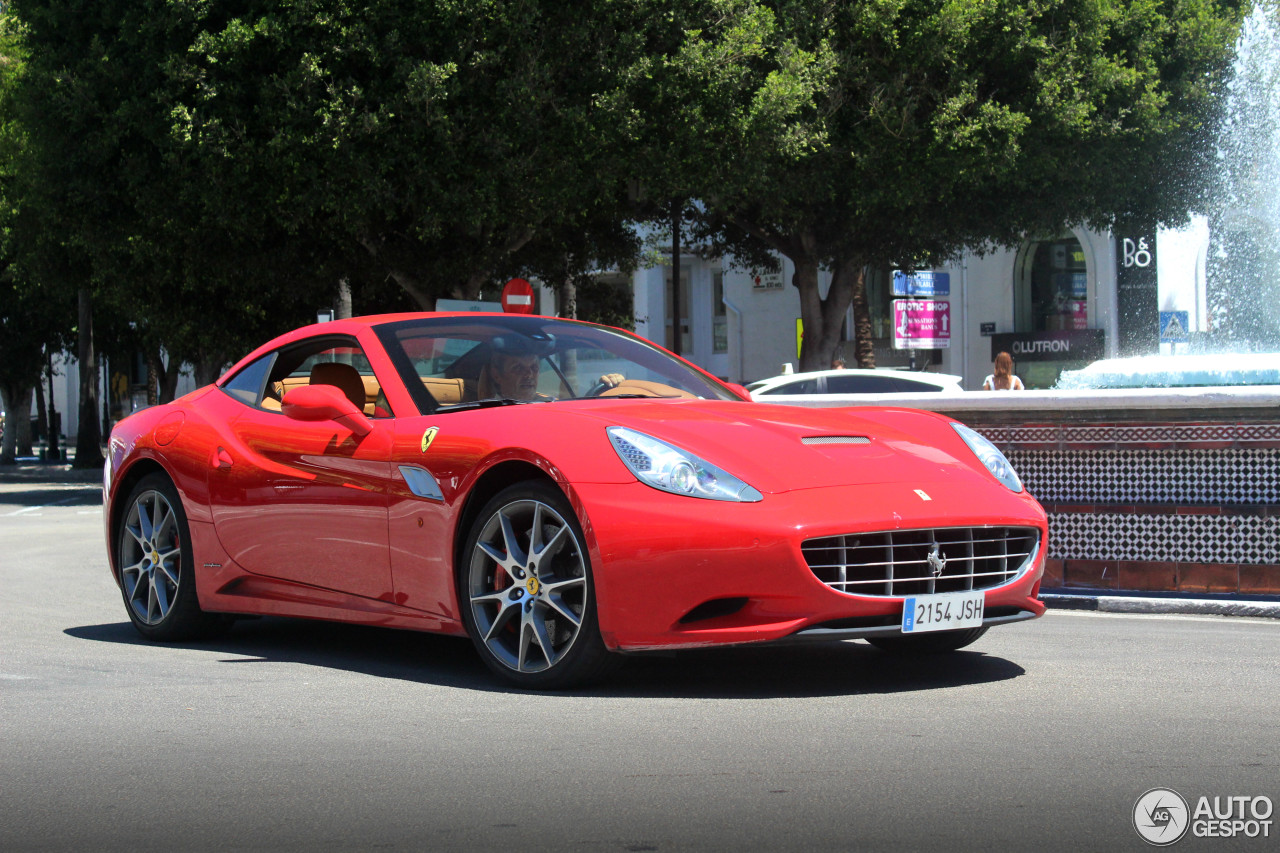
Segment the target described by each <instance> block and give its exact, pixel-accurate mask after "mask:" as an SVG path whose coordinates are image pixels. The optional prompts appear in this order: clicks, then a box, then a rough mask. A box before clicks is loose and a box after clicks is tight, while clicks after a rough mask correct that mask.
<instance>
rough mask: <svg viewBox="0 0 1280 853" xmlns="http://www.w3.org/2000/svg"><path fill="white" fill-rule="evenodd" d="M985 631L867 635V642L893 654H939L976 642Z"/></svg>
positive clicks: (975, 629)
mask: <svg viewBox="0 0 1280 853" xmlns="http://www.w3.org/2000/svg"><path fill="white" fill-rule="evenodd" d="M985 633H987V629H986V628H984V627H979V628H966V629H965V630H963V631H931V632H929V633H927V634H920V635H919V636H908V635H906V634H903V635H902V636H900V637H868V638H867V642H868V643H870V644H871V645H873V646H875V647H876V648H877V649H880V650H881V651H883V652H892V653H894V654H940V653H942V652H954V651H957V650H958V649H963V648H964V647H965V646H967V645H969V644H971V643H975V642H977V640H978V638H979V637H981V636H982V635H983V634H985Z"/></svg>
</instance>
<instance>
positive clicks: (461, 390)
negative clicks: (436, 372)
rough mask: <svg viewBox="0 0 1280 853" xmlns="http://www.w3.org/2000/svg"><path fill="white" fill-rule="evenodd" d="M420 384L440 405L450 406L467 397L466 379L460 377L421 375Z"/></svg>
mask: <svg viewBox="0 0 1280 853" xmlns="http://www.w3.org/2000/svg"><path fill="white" fill-rule="evenodd" d="M422 385H423V387H425V388H426V389H427V392H428V393H429V394H430V395H431V396H432V397H434V398H435V400H436V402H437V403H438V404H440V405H441V406H452V405H455V404H457V403H461V402H463V401H464V400H465V399H467V381H466V380H465V379H462V378H458V379H444V378H439V377H434V376H424V377H422Z"/></svg>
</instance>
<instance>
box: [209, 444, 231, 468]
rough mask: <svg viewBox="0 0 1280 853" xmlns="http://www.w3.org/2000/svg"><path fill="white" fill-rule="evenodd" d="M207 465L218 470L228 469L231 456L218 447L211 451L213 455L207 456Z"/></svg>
mask: <svg viewBox="0 0 1280 853" xmlns="http://www.w3.org/2000/svg"><path fill="white" fill-rule="evenodd" d="M209 464H210V465H212V466H213V467H214V468H218V469H222V468H230V467H231V454H230V453H228V452H227V451H226V450H225V449H224V448H221V447H219V448H218V449H217V450H215V451H213V453H211V454H209Z"/></svg>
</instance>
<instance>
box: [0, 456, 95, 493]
mask: <svg viewBox="0 0 1280 853" xmlns="http://www.w3.org/2000/svg"><path fill="white" fill-rule="evenodd" d="M73 455H74V453H73ZM0 483H49V484H55V483H57V484H65V483H97V484H99V485H101V484H102V469H101V468H84V469H81V468H72V467H71V463H70V462H41V461H40V460H39V459H36V458H35V457H21V456H20V457H18V463H17V464H16V465H0Z"/></svg>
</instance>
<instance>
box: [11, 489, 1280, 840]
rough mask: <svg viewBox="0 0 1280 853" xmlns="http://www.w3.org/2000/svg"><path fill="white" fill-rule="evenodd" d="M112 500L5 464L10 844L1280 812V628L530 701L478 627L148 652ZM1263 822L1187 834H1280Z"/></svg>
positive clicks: (273, 623)
mask: <svg viewBox="0 0 1280 853" xmlns="http://www.w3.org/2000/svg"><path fill="white" fill-rule="evenodd" d="M99 501H100V497H99V492H98V490H97V489H96V488H93V487H84V486H76V485H65V486H58V487H41V486H36V485H32V484H27V485H20V484H8V485H0V581H2V582H0V850H4V851H20V850H36V849H48V850H99V849H120V850H123V849H128V850H164V851H169V850H185V849H203V850H213V849H218V850H223V849H226V850H250V849H266V850H272V851H286V850H304V849H305V850H313V849H315V850H331V849H332V850H367V849H403V850H525V849H540V850H557V851H560V850H568V851H596V850H601V851H614V850H617V851H678V850H735V851H736V850H744V849H747V850H805V851H809V850H854V849H857V850H919V849H924V848H935V849H943V850H1009V849H1028V850H1036V851H1047V850H1126V849H1128V850H1142V849H1147V845H1146V844H1145V842H1143V841H1142V840H1141V839H1140V838H1139V836H1138V834H1137V833H1136V831H1135V829H1134V827H1133V825H1132V822H1131V821H1132V812H1133V808H1134V804H1135V802H1136V800H1137V799H1138V797H1139V796H1140V795H1142V794H1143V793H1144V792H1146V791H1147V790H1149V789H1151V788H1156V787H1169V788H1172V789H1174V790H1176V791H1178V792H1179V793H1181V794H1182V795H1183V796H1184V797H1186V798H1187V800H1188V801H1189V802H1190V803H1191V804H1192V807H1193V808H1194V806H1195V804H1196V801H1197V798H1198V797H1200V796H1208V797H1211V798H1212V797H1215V796H1217V797H1228V796H1249V797H1253V796H1258V795H1265V796H1267V797H1269V798H1270V800H1271V802H1272V803H1276V802H1280V713H1278V712H1280V620H1261V619H1259V620H1252V619H1239V618H1227V617H1187V616H1117V615H1110V614H1089V613H1077V612H1067V611H1052V612H1051V613H1050V614H1049V615H1048V616H1046V617H1045V618H1044V619H1041V620H1038V621H1036V622H1032V623H1029V624H1023V625H1016V626H1010V627H1007V628H1004V629H1001V630H996V631H992V632H991V633H990V634H988V635H987V636H986V637H985V638H983V640H981V641H980V642H979V643H978V644H977V645H976V646H975V647H974V650H973V651H965V652H961V653H959V654H956V655H951V656H945V657H939V658H931V659H924V660H905V661H904V660H902V659H898V658H894V657H891V656H886V655H884V654H881V653H880V652H878V651H876V650H874V649H872V648H871V647H870V646H867V645H865V644H862V643H838V644H832V645H830V646H823V647H800V648H786V649H755V650H732V651H720V652H699V653H682V654H680V655H679V656H674V657H662V658H644V659H632V660H630V661H629V663H628V665H627V666H626V667H624V668H623V669H622V670H620V671H619V672H618V673H617V674H616V675H615V676H614V677H613V678H612V679H611V680H610V681H609V682H607V683H605V684H602V685H600V686H597V687H594V688H592V689H590V690H587V691H582V692H577V693H563V694H551V695H539V694H531V693H522V692H515V691H511V690H507V689H505V688H504V687H502V686H500V685H499V684H497V683H496V682H495V681H494V680H493V679H492V678H491V677H490V676H489V675H488V673H487V671H486V670H485V669H484V668H483V666H482V665H481V663H480V662H479V659H478V658H477V657H476V656H475V655H474V653H473V652H472V650H471V648H470V646H469V644H467V643H466V642H465V641H461V640H457V639H448V638H439V637H431V636H427V635H416V634H409V633H404V632H391V631H384V630H378V629H369V628H357V627H348V626H341V625H328V624H321V623H306V622H294V621H287V620H275V619H263V620H255V621H249V622H244V623H239V624H238V625H237V626H236V628H235V630H234V631H233V632H232V633H231V634H230V635H229V636H228V637H226V638H225V639H223V640H221V641H218V642H215V643H210V644H200V645H187V646H159V645H152V644H149V643H146V642H143V641H141V640H140V639H139V638H138V637H137V635H136V634H135V633H134V631H133V629H132V628H131V627H130V625H129V623H128V622H127V620H126V617H125V613H124V609H123V604H122V603H121V601H120V596H119V593H118V592H117V590H116V588H115V586H114V584H113V583H112V581H111V579H110V577H109V576H108V573H107V569H106V558H105V553H104V546H103V541H102V534H101V531H100V525H101V522H100V515H101V513H100V505H99ZM1271 820H1272V821H1273V825H1272V826H1271V827H1270V829H1271V835H1270V837H1269V838H1267V839H1256V840H1252V841H1250V840H1248V839H1244V838H1233V839H1222V838H1213V839H1210V838H1195V837H1192V836H1191V835H1188V836H1187V837H1186V838H1184V839H1183V840H1182V841H1180V842H1178V843H1177V845H1176V846H1175V848H1174V849H1176V850H1183V849H1187V850H1213V851H1233V850H1255V849H1257V850H1261V849H1276V846H1277V841H1276V838H1277V831H1276V830H1277V825H1280V815H1275V816H1273V817H1272V818H1271Z"/></svg>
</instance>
